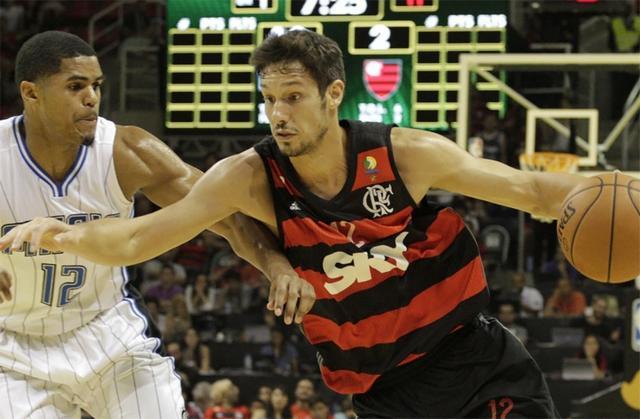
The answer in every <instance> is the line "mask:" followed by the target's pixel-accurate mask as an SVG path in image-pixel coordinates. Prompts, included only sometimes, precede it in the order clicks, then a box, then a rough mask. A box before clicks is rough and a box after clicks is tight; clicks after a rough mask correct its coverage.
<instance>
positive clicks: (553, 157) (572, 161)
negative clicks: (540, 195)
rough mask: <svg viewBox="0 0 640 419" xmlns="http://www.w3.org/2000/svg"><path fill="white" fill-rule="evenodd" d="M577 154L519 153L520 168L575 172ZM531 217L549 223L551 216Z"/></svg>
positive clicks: (536, 170) (533, 170)
mask: <svg viewBox="0 0 640 419" xmlns="http://www.w3.org/2000/svg"><path fill="white" fill-rule="evenodd" d="M578 159H579V158H578V156H576V155H575V154H570V153H554V152H550V151H542V152H537V153H530V154H526V153H523V154H520V168H521V169H522V170H526V171H528V172H549V173H576V172H577V171H578ZM531 218H533V219H535V220H538V221H542V222H544V223H550V222H552V221H553V220H552V219H551V218H545V217H539V216H537V215H533V214H532V215H531Z"/></svg>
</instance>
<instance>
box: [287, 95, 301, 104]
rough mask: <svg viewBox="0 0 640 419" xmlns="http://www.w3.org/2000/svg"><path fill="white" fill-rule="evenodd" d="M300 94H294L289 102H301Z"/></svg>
mask: <svg viewBox="0 0 640 419" xmlns="http://www.w3.org/2000/svg"><path fill="white" fill-rule="evenodd" d="M300 97H301V96H300V94H299V93H294V94H292V95H289V100H290V101H292V102H296V101H298V100H300Z"/></svg>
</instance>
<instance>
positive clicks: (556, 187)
mask: <svg viewBox="0 0 640 419" xmlns="http://www.w3.org/2000/svg"><path fill="white" fill-rule="evenodd" d="M532 175H533V176H534V182H535V185H536V188H535V190H536V191H537V193H538V197H537V199H536V200H537V202H538V203H539V205H540V206H539V208H540V212H539V213H538V214H536V215H540V216H543V217H549V218H553V219H557V218H559V217H560V215H561V214H560V211H561V210H562V203H563V202H564V200H565V198H566V197H567V194H568V193H569V192H570V191H571V189H573V188H574V187H575V186H576V185H578V184H579V183H580V182H581V181H583V180H584V177H582V176H580V175H574V174H569V173H533V174H532Z"/></svg>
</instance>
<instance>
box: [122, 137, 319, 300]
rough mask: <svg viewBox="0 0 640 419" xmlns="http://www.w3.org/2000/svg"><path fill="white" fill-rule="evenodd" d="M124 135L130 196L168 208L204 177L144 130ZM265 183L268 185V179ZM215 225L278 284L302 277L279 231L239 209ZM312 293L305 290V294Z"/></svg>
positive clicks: (124, 185) (126, 187) (125, 184)
mask: <svg viewBox="0 0 640 419" xmlns="http://www.w3.org/2000/svg"><path fill="white" fill-rule="evenodd" d="M118 134H119V137H118V140H119V141H118V142H117V143H116V149H115V165H116V173H117V174H118V179H119V181H120V182H121V187H122V189H123V191H124V193H125V195H127V196H131V195H132V194H133V193H134V192H135V191H137V190H141V191H142V192H143V193H144V194H145V196H146V197H147V198H149V199H150V200H151V201H152V202H153V203H155V204H156V205H158V206H160V207H166V206H168V205H170V204H172V203H174V202H176V201H178V200H180V199H181V198H183V197H184V196H186V195H187V194H188V193H189V191H190V190H191V188H193V186H194V184H195V183H196V181H197V180H198V179H200V177H202V175H203V173H202V171H200V170H199V169H197V168H195V167H193V166H191V165H189V164H187V163H185V162H183V161H182V160H180V158H179V157H178V156H177V155H176V154H175V153H174V152H173V151H172V150H171V149H170V148H169V147H168V146H167V145H166V144H165V143H163V142H162V141H160V140H159V139H158V138H156V137H155V136H153V135H152V134H150V133H149V132H147V131H145V130H144V129H142V128H138V127H135V126H118ZM255 160H256V161H255V163H257V164H255V165H254V166H255V167H254V170H256V171H260V173H262V171H263V170H264V169H263V167H262V162H261V161H260V160H259V158H258V159H255ZM263 186H264V188H268V184H267V182H266V178H265V179H264V185H263ZM209 229H210V230H212V231H213V232H215V233H217V234H219V235H221V236H223V237H224V238H225V239H227V241H228V242H229V244H230V245H231V247H232V248H233V251H234V252H235V253H236V254H237V255H238V256H240V257H241V258H243V259H245V260H246V261H248V262H249V263H251V264H252V265H253V266H255V267H256V268H257V269H259V270H260V271H261V272H262V273H264V275H265V276H266V277H267V278H268V279H269V280H270V281H271V282H272V283H273V282H274V281H275V282H278V283H280V282H282V281H283V278H288V277H291V276H296V277H297V275H296V274H295V272H294V271H293V268H292V267H291V265H290V264H289V262H288V261H287V259H286V258H285V256H284V255H283V254H282V251H281V250H280V248H279V246H278V244H277V242H276V240H275V237H274V236H273V234H272V233H271V232H270V231H268V230H267V229H265V228H264V226H263V225H262V224H261V223H259V222H258V221H256V220H254V219H253V218H250V217H248V216H246V215H243V214H241V213H235V214H234V215H232V216H230V217H227V218H225V219H224V220H222V221H220V222H218V223H216V224H214V225H212V226H210V228H209ZM302 286H304V284H302ZM304 288H306V287H304ZM307 291H308V290H307ZM307 291H305V290H300V294H301V296H302V297H303V298H304V295H306V294H308V292H307ZM309 308H310V307H309Z"/></svg>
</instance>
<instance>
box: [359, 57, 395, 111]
mask: <svg viewBox="0 0 640 419" xmlns="http://www.w3.org/2000/svg"><path fill="white" fill-rule="evenodd" d="M362 78H363V81H364V86H365V87H366V88H367V91H368V92H369V94H371V96H373V97H374V98H376V99H377V100H379V101H381V102H382V101H385V100H387V99H389V98H390V97H391V96H393V94H394V93H395V92H396V91H397V90H398V88H399V87H400V83H401V82H402V60H398V59H383V60H364V62H363V63H362Z"/></svg>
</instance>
